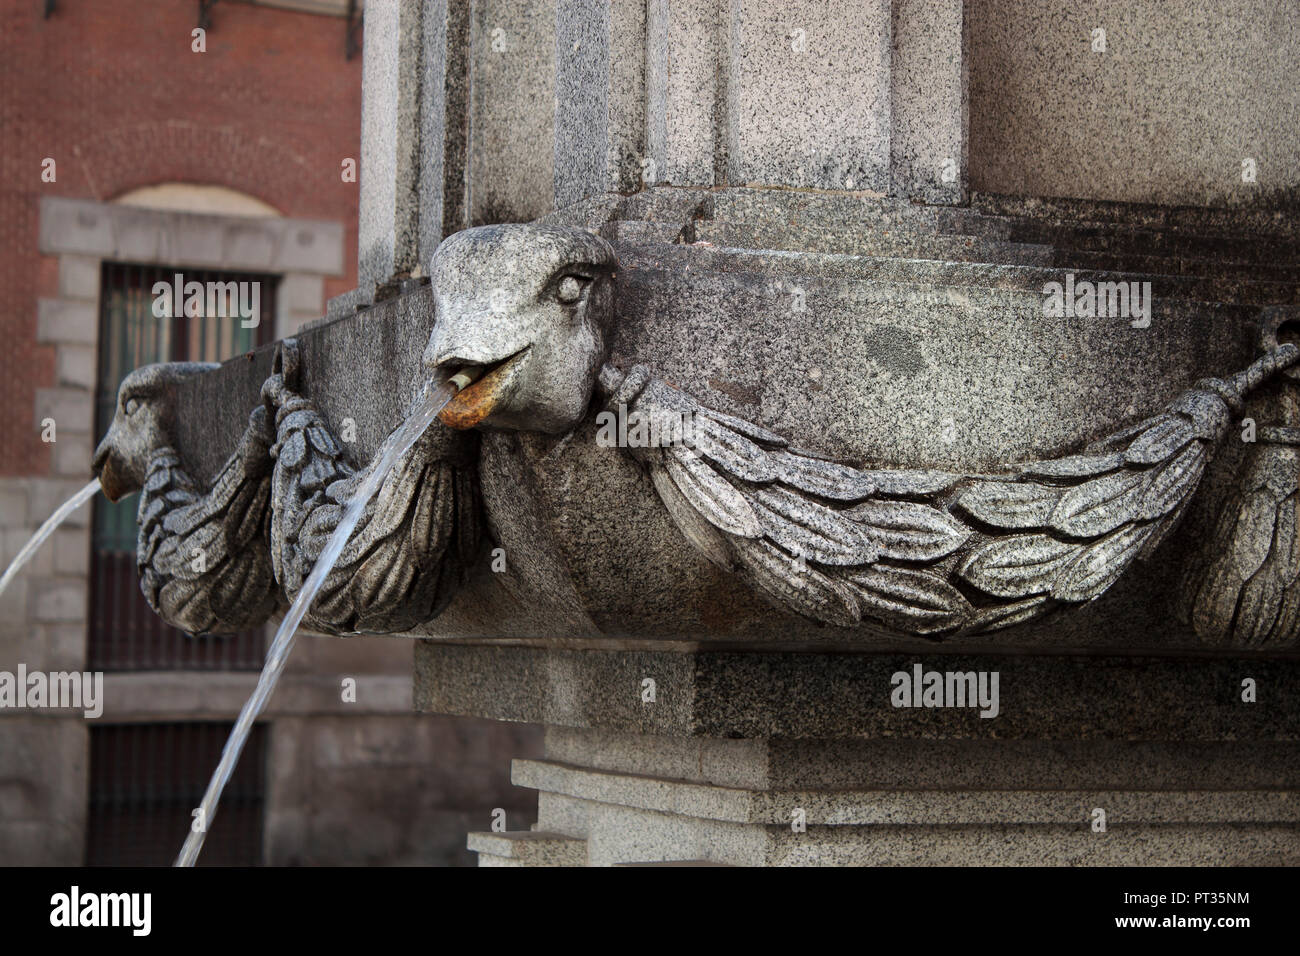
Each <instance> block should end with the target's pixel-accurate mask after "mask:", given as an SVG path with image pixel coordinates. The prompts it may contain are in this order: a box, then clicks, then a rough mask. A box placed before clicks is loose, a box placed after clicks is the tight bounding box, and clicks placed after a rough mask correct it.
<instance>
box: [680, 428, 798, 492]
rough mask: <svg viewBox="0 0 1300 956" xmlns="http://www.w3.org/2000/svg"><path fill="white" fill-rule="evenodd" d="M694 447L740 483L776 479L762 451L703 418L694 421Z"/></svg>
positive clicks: (745, 439) (740, 436) (728, 430)
mask: <svg viewBox="0 0 1300 956" xmlns="http://www.w3.org/2000/svg"><path fill="white" fill-rule="evenodd" d="M694 443H695V448H696V450H697V451H698V452H699V453H700V454H702V455H704V456H705V457H706V458H709V459H710V460H712V461H714V462H716V463H717V464H718V465H719V466H720V467H721V468H723V469H725V470H726V471H728V472H729V473H731V474H732V475H735V476H736V477H737V478H740V479H743V480H744V481H752V482H756V483H759V482H766V481H771V480H773V479H774V478H776V477H777V473H776V470H775V469H774V468H773V467H772V462H771V461H769V460H768V453H767V452H766V451H764V450H763V449H762V448H759V447H758V445H756V444H754V443H753V442H752V441H750V440H749V439H748V438H745V437H744V436H743V435H741V434H739V433H737V432H734V431H732V430H730V429H727V428H723V427H722V426H721V425H719V424H718V423H717V422H715V421H713V420H712V419H709V418H707V417H705V416H703V415H699V416H696V418H695V425H694Z"/></svg>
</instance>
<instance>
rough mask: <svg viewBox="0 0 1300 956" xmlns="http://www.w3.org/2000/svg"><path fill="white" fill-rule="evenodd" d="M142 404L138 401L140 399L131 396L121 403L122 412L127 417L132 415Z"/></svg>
mask: <svg viewBox="0 0 1300 956" xmlns="http://www.w3.org/2000/svg"><path fill="white" fill-rule="evenodd" d="M142 404H143V403H142V402H141V401H140V399H138V398H136V397H135V396H134V395H132V396H131V397H130V398H128V399H127V400H126V401H125V402H124V403H123V405H122V411H123V412H125V413H126V414H127V415H134V414H135V412H136V409H138V408H139V407H140V406H141V405H142Z"/></svg>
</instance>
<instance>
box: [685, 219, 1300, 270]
mask: <svg viewBox="0 0 1300 956" xmlns="http://www.w3.org/2000/svg"><path fill="white" fill-rule="evenodd" d="M692 232H693V237H692V238H693V239H694V241H703V242H709V243H712V244H714V245H717V246H727V247H734V248H741V249H774V250H784V251H788V252H826V253H839V254H842V255H857V256H877V257H886V258H903V259H930V260H937V261H948V262H974V263H987V264H994V265H1022V266H1038V267H1044V268H1046V267H1055V268H1063V269H1075V270H1083V269H1090V270H1095V271H1101V272H1118V273H1141V274H1148V275H1182V276H1199V277H1202V278H1235V279H1240V280H1245V281H1266V282H1284V283H1292V284H1294V283H1297V282H1300V265H1286V264H1276V263H1267V264H1243V263H1239V262H1230V261H1224V260H1220V259H1210V258H1189V257H1168V256H1153V255H1119V254H1116V253H1112V252H1098V251H1094V250H1075V249H1058V248H1054V247H1052V246H1050V245H1045V244H1042V243H1025V242H1007V241H1003V240H993V239H983V238H980V237H978V236H957V235H949V234H931V233H918V232H916V231H915V230H903V231H901V232H900V231H895V230H892V229H891V230H883V231H870V230H862V229H854V228H851V227H844V226H835V227H827V226H812V225H809V226H798V227H791V226H788V225H785V224H779V223H774V222H744V223H740V222H732V221H730V220H724V219H714V220H701V221H699V222H696V223H695V225H694V228H693V230H692Z"/></svg>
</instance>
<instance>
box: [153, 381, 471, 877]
mask: <svg viewBox="0 0 1300 956" xmlns="http://www.w3.org/2000/svg"><path fill="white" fill-rule="evenodd" d="M473 377H474V376H473V375H472V373H462V374H460V375H457V376H455V377H454V378H452V379H450V380H448V381H445V382H442V383H439V384H437V385H434V384H430V386H429V387H428V388H427V389H426V390H425V392H424V393H423V394H422V395H421V396H420V398H419V399H418V400H417V402H416V405H415V407H414V409H413V410H412V411H411V413H410V414H409V415H408V416H407V418H406V420H405V421H403V422H402V424H401V425H400V426H399V427H398V428H397V429H396V430H394V431H393V433H392V434H390V435H389V436H388V438H387V439H386V440H385V441H384V444H383V446H382V447H381V448H380V449H379V454H378V455H376V456H375V461H374V463H373V464H372V465H371V468H370V471H369V473H368V474H367V475H366V477H365V479H364V480H363V481H362V483H361V485H360V487H358V488H357V492H356V494H355V495H354V496H353V498H352V500H350V501H349V502H348V503H347V507H345V508H344V509H343V515H342V517H341V518H340V519H339V523H338V526H337V527H336V528H335V529H334V533H333V534H332V535H330V539H329V543H328V544H327V545H326V547H325V550H324V551H323V552H321V555H320V557H319V558H318V559H317V560H316V564H315V565H314V566H313V567H312V570H311V574H310V575H308V576H307V580H306V581H304V582H303V586H302V590H300V591H299V592H298V595H297V597H296V598H294V602H293V604H292V606H290V608H289V612H288V613H287V614H285V616H284V620H283V621H281V622H280V627H279V629H278V630H277V631H276V632H275V639H274V640H273V641H271V646H270V648H269V649H268V650H267V652H266V662H265V663H264V664H263V665H262V673H261V676H260V677H258V679H257V686H256V687H255V688H254V689H253V694H252V696H251V697H249V698H248V702H247V703H245V704H244V708H243V710H241V711H240V712H239V719H238V720H236V721H235V726H234V729H233V730H231V732H230V739H229V740H227V741H226V746H225V749H224V750H222V752H221V761H220V762H219V763H218V764H217V769H216V770H215V771H213V773H212V779H211V781H210V782H209V783H208V789H207V791H206V792H205V793H204V794H203V801H202V803H200V804H199V808H198V810H197V811H196V812H195V821H194V824H193V825H191V827H190V833H189V836H187V837H186V838H185V845H184V846H183V847H181V852H180V855H179V856H178V857H177V858H176V864H175V865H176V866H193V865H194V863H195V861H196V860H197V859H198V856H199V851H200V850H202V849H203V840H204V837H205V836H206V834H207V830H208V828H209V827H211V826H212V820H213V817H214V816H215V815H216V811H217V802H218V801H219V800H220V799H221V792H222V790H224V789H225V786H226V784H227V782H229V780H230V775H231V774H232V773H233V772H234V770H235V764H236V763H238V762H239V755H240V753H241V752H242V751H243V749H244V744H245V743H246V742H247V740H248V734H249V732H250V731H251V730H252V729H253V722H254V721H255V720H257V718H258V717H259V716H260V715H261V713H262V711H263V710H265V709H266V704H267V702H268V701H269V700H270V698H271V694H272V693H273V692H274V690H275V685H276V682H277V681H278V680H279V679H280V673H281V671H283V670H284V665H285V662H286V661H287V660H288V659H289V652H290V651H291V650H292V649H293V642H294V638H295V636H296V635H297V632H298V626H299V625H300V624H301V623H302V619H303V617H304V616H305V615H306V614H307V611H308V610H309V609H310V607H311V603H312V601H313V600H315V598H316V595H317V593H318V592H319V591H320V589H321V586H322V585H323V584H324V583H325V578H326V577H327V576H328V575H329V573H330V571H331V570H332V569H333V567H334V562H335V561H337V560H338V558H339V555H340V554H342V553H343V548H344V546H345V545H346V544H347V542H348V538H350V537H351V536H352V532H353V530H354V529H355V528H356V526H357V522H358V521H360V520H361V515H362V513H363V512H364V511H365V508H366V504H367V502H369V501H370V499H371V498H373V497H374V496H375V494H376V493H377V492H378V491H379V488H380V486H381V485H382V484H383V482H384V479H385V478H386V477H388V474H389V472H391V471H392V470H393V468H394V467H395V466H396V465H397V463H398V461H399V460H400V459H401V458H402V456H403V455H405V454H406V453H407V452H408V451H409V450H410V448H411V446H412V445H414V444H415V443H416V441H418V440H419V438H420V436H421V435H423V434H424V433H425V431H427V430H428V428H429V426H430V425H431V424H433V420H434V419H435V418H437V416H438V412H440V411H442V409H443V406H445V405H446V404H447V403H448V402H450V401H451V400H452V399H453V398H455V397H456V394H457V392H459V391H460V389H462V388H464V387H465V385H466V384H468V383H469V382H471V381H473Z"/></svg>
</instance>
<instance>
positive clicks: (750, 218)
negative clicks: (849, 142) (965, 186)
mask: <svg viewBox="0 0 1300 956" xmlns="http://www.w3.org/2000/svg"><path fill="white" fill-rule="evenodd" d="M712 205H713V208H712V217H711V218H713V219H715V220H719V221H728V222H736V223H739V224H750V225H752V224H764V225H769V226H777V227H779V228H781V229H783V230H786V231H790V232H793V233H800V232H803V231H805V230H808V229H813V230H816V229H819V228H822V227H824V226H825V224H827V223H834V224H836V228H838V229H843V230H845V231H846V232H849V233H851V234H852V233H862V232H880V233H888V234H890V235H892V236H895V237H902V238H907V239H917V240H924V239H926V238H929V237H932V236H936V235H950V236H964V237H975V238H979V239H986V240H990V241H995V242H1011V243H1027V244H1031V245H1044V246H1049V247H1051V248H1053V249H1056V250H1062V249H1067V250H1078V251H1084V252H1099V253H1110V254H1112V255H1115V256H1122V257H1133V256H1137V257H1151V256H1158V257H1162V258H1171V259H1192V260H1196V259H1208V260H1213V261H1215V262H1220V263H1223V262H1232V263H1238V264H1242V265H1262V266H1269V265H1284V266H1285V265H1289V266H1295V265H1297V264H1300V242H1297V241H1296V240H1295V239H1293V238H1290V237H1279V236H1261V235H1258V234H1241V233H1227V232H1223V233H1220V232H1196V233H1190V232H1181V231H1177V230H1169V229H1157V228H1149V227H1146V226H1142V225H1135V224H1132V223H1124V222H1106V221H1101V222H1097V221H1085V220H1060V219H1049V218H1042V217H1033V216H1007V215H997V214H990V213H986V212H981V211H980V210H978V209H971V208H962V207H942V206H920V205H913V204H909V203H904V202H900V201H899V200H896V199H890V198H876V197H862V196H854V195H852V194H843V195H836V194H827V193H810V192H800V191H790V190H736V191H728V192H726V193H723V194H719V195H718V196H716V197H715V198H714V199H713V204H712ZM999 261H1000V260H999Z"/></svg>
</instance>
